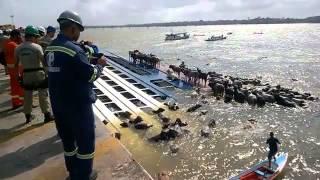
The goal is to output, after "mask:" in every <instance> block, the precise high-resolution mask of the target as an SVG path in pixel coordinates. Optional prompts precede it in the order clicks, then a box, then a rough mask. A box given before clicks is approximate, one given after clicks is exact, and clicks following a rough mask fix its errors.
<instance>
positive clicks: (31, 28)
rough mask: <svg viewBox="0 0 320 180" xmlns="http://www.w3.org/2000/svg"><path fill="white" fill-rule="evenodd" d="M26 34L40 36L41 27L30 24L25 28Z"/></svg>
mask: <svg viewBox="0 0 320 180" xmlns="http://www.w3.org/2000/svg"><path fill="white" fill-rule="evenodd" d="M25 34H26V35H27V34H28V35H33V36H40V34H39V29H38V28H36V27H35V26H32V25H29V26H27V27H26V29H25Z"/></svg>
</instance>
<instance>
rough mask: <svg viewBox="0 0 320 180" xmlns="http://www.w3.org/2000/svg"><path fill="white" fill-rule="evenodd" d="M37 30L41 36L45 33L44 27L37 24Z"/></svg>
mask: <svg viewBox="0 0 320 180" xmlns="http://www.w3.org/2000/svg"><path fill="white" fill-rule="evenodd" d="M38 31H39V34H40V35H41V36H43V35H44V34H45V33H46V29H45V28H44V27H43V26H38Z"/></svg>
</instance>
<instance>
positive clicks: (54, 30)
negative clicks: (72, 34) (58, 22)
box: [47, 26, 56, 33]
mask: <svg viewBox="0 0 320 180" xmlns="http://www.w3.org/2000/svg"><path fill="white" fill-rule="evenodd" d="M50 32H56V28H54V27H52V26H48V27H47V33H50Z"/></svg>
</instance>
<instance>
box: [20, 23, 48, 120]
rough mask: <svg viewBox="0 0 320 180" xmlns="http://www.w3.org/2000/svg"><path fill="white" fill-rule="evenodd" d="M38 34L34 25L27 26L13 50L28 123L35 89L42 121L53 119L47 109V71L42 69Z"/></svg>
mask: <svg viewBox="0 0 320 180" xmlns="http://www.w3.org/2000/svg"><path fill="white" fill-rule="evenodd" d="M39 36H40V34H39V31H38V29H37V28H36V27H34V26H27V27H26V30H25V36H24V37H25V42H23V43H22V44H21V45H19V46H18V47H17V48H16V50H15V58H16V64H15V67H18V66H22V68H23V73H21V74H20V77H22V79H23V80H22V82H23V87H24V90H25V91H24V105H23V106H24V114H25V117H26V123H30V122H31V120H32V118H33V115H31V112H32V101H33V91H35V90H37V91H38V95H39V104H40V108H41V111H42V113H43V114H44V122H45V123H47V122H50V121H52V120H53V117H52V116H51V113H50V110H49V99H48V81H47V75H46V74H47V73H46V71H45V69H44V67H45V65H44V61H43V60H44V59H43V50H42V48H41V46H40V45H38V44H36V43H37V41H38V38H39Z"/></svg>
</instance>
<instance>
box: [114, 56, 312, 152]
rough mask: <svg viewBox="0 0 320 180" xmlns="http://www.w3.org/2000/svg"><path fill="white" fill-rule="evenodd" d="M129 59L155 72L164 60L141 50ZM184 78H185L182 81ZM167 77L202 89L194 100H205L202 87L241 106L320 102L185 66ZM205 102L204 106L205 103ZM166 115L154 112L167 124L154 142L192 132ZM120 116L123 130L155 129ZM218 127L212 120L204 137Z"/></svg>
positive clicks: (170, 71) (170, 105)
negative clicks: (131, 127) (241, 104)
mask: <svg viewBox="0 0 320 180" xmlns="http://www.w3.org/2000/svg"><path fill="white" fill-rule="evenodd" d="M129 55H130V58H132V60H133V63H134V64H141V63H142V64H146V65H149V67H150V66H151V67H152V68H157V67H159V66H160V64H159V63H160V59H159V58H157V57H156V56H155V55H152V54H150V55H146V54H143V53H141V52H139V51H138V50H135V51H132V52H129ZM182 74H183V76H182V77H181V75H182ZM167 75H168V78H169V79H180V80H184V81H186V82H189V83H191V84H193V85H194V86H198V87H197V88H196V91H195V92H193V93H192V94H191V97H193V98H197V97H201V96H202V97H205V96H204V95H201V93H200V86H201V85H202V86H204V87H207V85H208V86H209V87H210V88H211V90H212V92H213V96H214V97H215V98H216V99H217V100H220V99H222V100H223V101H224V102H225V103H230V102H232V101H235V102H237V103H246V102H247V103H248V104H249V105H251V106H257V107H264V106H265V105H266V103H277V104H279V105H282V106H286V107H297V106H299V107H305V106H306V102H305V101H307V100H309V101H314V100H318V98H316V97H314V96H312V95H311V94H310V93H299V92H298V91H295V90H293V89H290V88H284V87H281V86H280V85H277V86H272V85H270V84H269V83H265V84H263V83H262V82H261V80H259V79H249V78H239V77H233V76H229V75H227V76H224V75H223V74H219V73H216V72H207V73H205V72H203V71H202V70H200V69H199V68H197V69H195V70H194V69H189V68H187V67H186V66H185V65H184V63H182V64H181V65H180V66H176V65H170V66H169V69H168V70H167ZM202 102H203V103H204V101H202ZM204 104H205V103H204ZM165 105H166V106H168V109H169V110H172V111H175V110H178V109H179V107H178V105H177V103H175V101H172V102H171V101H168V102H166V103H165ZM200 107H202V104H200V103H197V104H195V105H193V106H191V107H189V108H188V109H187V110H186V111H187V112H194V111H196V110H197V109H199V108H200ZM164 111H165V110H164V109H163V108H160V109H158V110H157V111H153V112H154V113H155V114H157V116H158V117H159V119H160V120H161V122H162V123H163V127H162V130H161V132H160V133H159V134H158V135H156V136H153V137H151V138H150V139H149V140H151V141H155V142H158V141H160V140H164V141H168V140H170V139H175V138H176V137H179V136H180V135H182V134H185V133H188V132H189V131H188V130H187V129H184V128H183V127H185V126H187V125H188V124H187V123H185V122H182V121H181V119H179V118H177V119H176V120H175V122H172V121H171V119H170V118H168V117H166V116H164V115H163V112H164ZM207 112H208V111H206V110H203V111H201V112H200V115H205V114H207ZM119 116H120V117H122V119H123V118H124V119H126V121H123V123H122V124H121V126H122V127H130V126H131V125H133V127H134V128H135V129H148V128H151V127H152V125H150V124H148V123H145V122H144V120H143V119H142V118H141V117H140V116H132V114H131V113H129V112H124V113H122V114H119ZM248 121H249V122H250V123H251V124H255V123H256V120H255V119H250V120H248ZM215 127H216V121H215V120H214V119H211V120H210V121H209V122H208V123H207V125H206V126H204V127H203V128H202V129H201V131H200V134H201V136H203V137H208V136H209V134H210V132H211V129H212V128H215ZM250 127H251V126H250ZM250 127H248V128H250ZM245 128H246V126H245ZM170 149H171V151H172V152H174V153H175V152H176V151H177V150H178V147H176V146H174V145H173V146H172V147H171V146H170Z"/></svg>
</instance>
